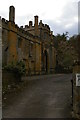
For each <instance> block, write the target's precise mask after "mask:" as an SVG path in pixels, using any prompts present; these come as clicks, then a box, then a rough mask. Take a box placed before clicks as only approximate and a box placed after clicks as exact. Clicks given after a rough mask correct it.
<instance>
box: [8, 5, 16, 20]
mask: <svg viewBox="0 0 80 120" xmlns="http://www.w3.org/2000/svg"><path fill="white" fill-rule="evenodd" d="M9 21H11V22H15V8H14V6H10V7H9Z"/></svg>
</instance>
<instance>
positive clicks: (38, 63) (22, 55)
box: [1, 6, 56, 74]
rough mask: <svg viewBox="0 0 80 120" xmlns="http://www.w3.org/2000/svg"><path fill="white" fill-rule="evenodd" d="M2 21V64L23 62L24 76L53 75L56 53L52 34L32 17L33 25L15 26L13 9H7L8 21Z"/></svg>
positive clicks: (30, 22) (45, 26) (12, 7)
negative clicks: (24, 66)
mask: <svg viewBox="0 0 80 120" xmlns="http://www.w3.org/2000/svg"><path fill="white" fill-rule="evenodd" d="M1 20H2V44H3V46H2V58H3V60H2V62H3V64H4V65H6V64H9V63H10V62H12V61H13V62H16V61H20V60H22V61H24V62H25V65H26V74H45V73H50V72H51V73H54V71H55V65H56V52H55V48H54V42H53V33H52V31H51V30H50V27H49V26H48V25H47V24H43V23H42V20H40V22H38V16H35V17H34V25H33V23H32V21H29V25H25V27H23V26H21V27H19V26H18V25H17V24H15V8H14V6H10V8H9V21H8V20H5V19H4V18H2V19H1Z"/></svg>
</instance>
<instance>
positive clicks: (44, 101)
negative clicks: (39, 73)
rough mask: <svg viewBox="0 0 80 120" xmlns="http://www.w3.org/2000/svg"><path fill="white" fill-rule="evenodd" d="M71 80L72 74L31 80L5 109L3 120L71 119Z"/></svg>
mask: <svg viewBox="0 0 80 120" xmlns="http://www.w3.org/2000/svg"><path fill="white" fill-rule="evenodd" d="M39 78H40V77H39ZM71 78H72V75H71V74H67V75H65V74H62V75H60V74H59V75H49V76H47V77H45V76H44V75H43V77H41V78H40V79H37V80H30V81H29V82H28V86H26V89H24V90H23V91H22V92H21V93H19V94H18V95H17V96H16V97H15V96H13V98H15V99H14V100H13V101H12V104H11V105H9V106H8V107H6V108H3V118H71V81H70V80H71ZM35 79H36V77H35ZM31 83H32V84H31ZM11 100H12V98H11Z"/></svg>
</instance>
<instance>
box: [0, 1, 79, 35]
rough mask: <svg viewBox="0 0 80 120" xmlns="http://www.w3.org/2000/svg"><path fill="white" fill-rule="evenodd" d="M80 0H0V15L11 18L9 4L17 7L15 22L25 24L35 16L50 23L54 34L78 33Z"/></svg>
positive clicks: (45, 22)
mask: <svg viewBox="0 0 80 120" xmlns="http://www.w3.org/2000/svg"><path fill="white" fill-rule="evenodd" d="M78 1H79V0H0V16H1V18H5V19H7V20H9V6H11V5H13V6H14V7H15V23H16V24H18V25H19V26H22V25H23V26H25V25H28V24H29V21H30V20H32V21H33V24H34V16H35V15H38V16H39V21H40V20H42V22H43V23H44V24H48V25H49V26H50V28H51V31H53V34H54V35H56V34H62V33H65V32H69V36H73V35H74V34H78Z"/></svg>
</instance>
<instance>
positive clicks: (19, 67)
mask: <svg viewBox="0 0 80 120" xmlns="http://www.w3.org/2000/svg"><path fill="white" fill-rule="evenodd" d="M4 69H5V70H7V71H10V72H13V73H15V74H17V75H19V76H22V75H25V73H26V68H25V64H24V62H23V61H18V62H16V63H15V62H11V63H9V64H8V65H6V66H4Z"/></svg>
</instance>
